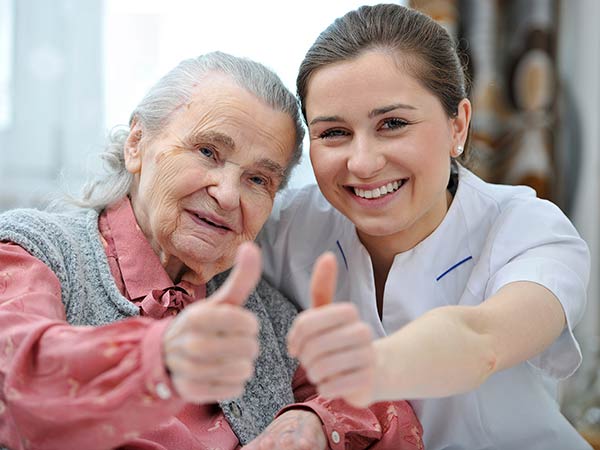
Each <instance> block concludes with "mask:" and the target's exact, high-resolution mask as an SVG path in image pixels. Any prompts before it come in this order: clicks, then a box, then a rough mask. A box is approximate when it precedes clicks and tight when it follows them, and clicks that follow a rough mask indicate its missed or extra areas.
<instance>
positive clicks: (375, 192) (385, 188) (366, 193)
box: [348, 178, 408, 199]
mask: <svg viewBox="0 0 600 450" xmlns="http://www.w3.org/2000/svg"><path fill="white" fill-rule="evenodd" d="M407 181H408V178H402V179H400V180H396V181H392V182H389V183H387V184H384V185H382V186H379V187H378V188H375V189H360V188H357V187H350V188H348V189H349V190H350V191H352V192H353V193H354V195H356V196H357V197H360V198H365V199H376V198H381V197H385V196H386V195H389V194H393V193H394V192H396V191H397V190H398V189H400V188H401V187H402V186H404V184H405V183H406V182H407Z"/></svg>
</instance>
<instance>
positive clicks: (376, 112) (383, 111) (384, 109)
mask: <svg viewBox="0 0 600 450" xmlns="http://www.w3.org/2000/svg"><path fill="white" fill-rule="evenodd" d="M395 109H408V110H411V111H415V110H416V109H417V108H415V107H414V106H411V105H407V104H406V103H394V104H393V105H387V106H382V107H381V108H375V109H373V110H371V111H369V114H368V116H369V118H370V119H372V118H373V117H375V116H380V115H381V114H386V113H388V112H390V111H394V110H395ZM342 121H343V118H342V116H317V117H315V118H314V119H313V120H311V121H310V124H309V125H314V124H315V123H318V122H342Z"/></svg>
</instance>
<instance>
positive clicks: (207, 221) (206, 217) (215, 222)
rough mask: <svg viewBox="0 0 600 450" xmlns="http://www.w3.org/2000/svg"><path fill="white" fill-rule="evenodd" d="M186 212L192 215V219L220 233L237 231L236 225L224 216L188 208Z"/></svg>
mask: <svg viewBox="0 0 600 450" xmlns="http://www.w3.org/2000/svg"><path fill="white" fill-rule="evenodd" d="M186 212H187V213H188V214H189V215H190V216H191V218H192V220H193V221H194V222H196V223H197V224H198V225H201V226H203V227H206V228H208V229H210V230H213V231H214V232H217V233H219V234H223V235H224V234H227V233H231V232H235V229H234V227H233V226H232V225H231V224H230V223H228V222H227V221H225V220H224V219H223V218H221V217H218V216H215V215H214V214H209V213H205V212H200V211H194V210H190V209H186Z"/></svg>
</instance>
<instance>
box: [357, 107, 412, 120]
mask: <svg viewBox="0 0 600 450" xmlns="http://www.w3.org/2000/svg"><path fill="white" fill-rule="evenodd" d="M395 109H409V110H411V111H415V110H416V109H417V108H415V107H414V106H412V105H407V104H406V103H394V104H393V105H387V106H382V107H381V108H375V109H373V110H371V112H369V118H370V119H372V118H373V117H375V116H380V115H381V114H385V113H389V112H390V111H394V110H395Z"/></svg>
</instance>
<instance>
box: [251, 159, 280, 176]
mask: <svg viewBox="0 0 600 450" xmlns="http://www.w3.org/2000/svg"><path fill="white" fill-rule="evenodd" d="M255 164H256V165H257V166H258V167H260V168H262V169H264V170H266V171H268V172H270V173H271V174H273V176H276V177H279V178H280V179H283V178H284V176H285V168H283V167H282V166H281V165H280V164H279V163H276V162H275V161H273V160H272V159H269V158H262V159H259V160H258V161H257V162H256V163H255Z"/></svg>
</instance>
